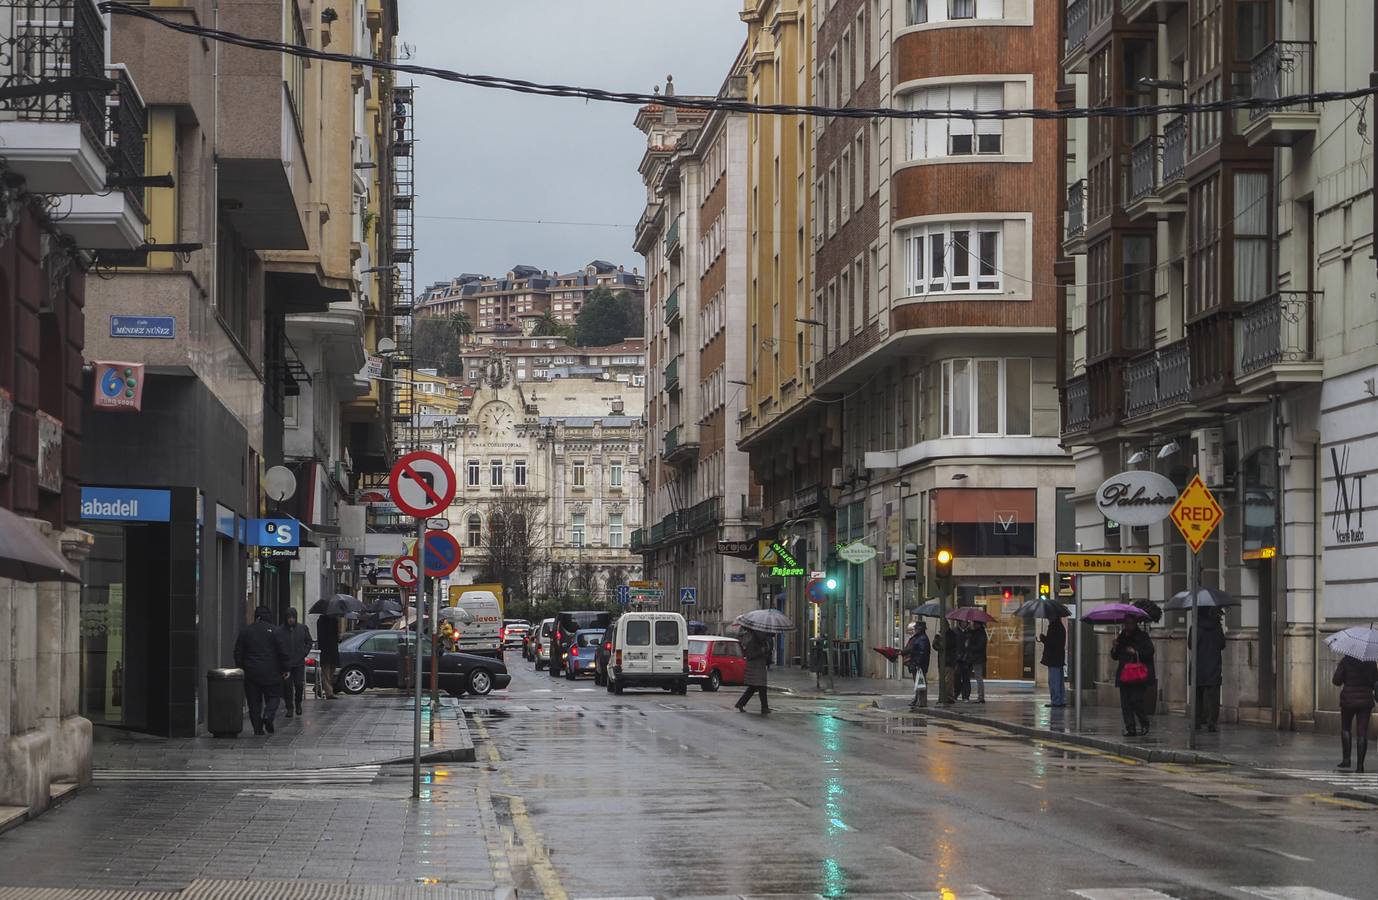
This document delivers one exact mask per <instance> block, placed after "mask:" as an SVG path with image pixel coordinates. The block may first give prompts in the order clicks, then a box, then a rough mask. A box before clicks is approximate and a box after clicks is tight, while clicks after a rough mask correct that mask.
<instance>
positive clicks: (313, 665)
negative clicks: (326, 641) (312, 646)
mask: <svg viewBox="0 0 1378 900" xmlns="http://www.w3.org/2000/svg"><path fill="white" fill-rule="evenodd" d="M306 664H307V665H308V666H309V667H311V668H313V669H314V668H315V667H316V661H315V660H314V659H311V658H309V657H308V658H307V660H306Z"/></svg>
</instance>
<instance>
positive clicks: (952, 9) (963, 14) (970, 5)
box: [947, 0, 976, 19]
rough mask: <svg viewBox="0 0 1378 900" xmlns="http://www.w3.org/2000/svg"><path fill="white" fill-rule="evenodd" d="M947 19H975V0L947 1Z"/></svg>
mask: <svg viewBox="0 0 1378 900" xmlns="http://www.w3.org/2000/svg"><path fill="white" fill-rule="evenodd" d="M947 17H948V18H949V19H974V18H976V0H948V2H947Z"/></svg>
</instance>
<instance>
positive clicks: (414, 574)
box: [392, 556, 420, 588]
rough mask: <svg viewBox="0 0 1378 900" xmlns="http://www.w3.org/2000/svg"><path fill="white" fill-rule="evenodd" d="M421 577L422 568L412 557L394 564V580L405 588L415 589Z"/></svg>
mask: <svg viewBox="0 0 1378 900" xmlns="http://www.w3.org/2000/svg"><path fill="white" fill-rule="evenodd" d="M419 577H420V567H419V566H417V564H416V560H414V559H412V558H411V557H410V556H403V557H402V558H400V559H399V560H397V562H395V563H393V564H392V580H393V581H395V582H397V584H398V585H399V586H401V587H404V588H409V587H415V586H416V580H417V578H419Z"/></svg>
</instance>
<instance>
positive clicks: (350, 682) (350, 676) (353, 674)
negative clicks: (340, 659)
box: [340, 666, 368, 694]
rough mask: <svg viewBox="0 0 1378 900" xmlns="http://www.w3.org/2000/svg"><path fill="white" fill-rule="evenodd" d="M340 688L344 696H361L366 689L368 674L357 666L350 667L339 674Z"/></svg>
mask: <svg viewBox="0 0 1378 900" xmlns="http://www.w3.org/2000/svg"><path fill="white" fill-rule="evenodd" d="M340 687H342V688H344V692H345V693H346V694H362V693H363V692H364V689H365V688H367V687H368V673H367V672H365V671H364V670H363V669H361V668H359V667H358V666H350V667H349V668H348V669H345V670H344V671H343V672H341V673H340Z"/></svg>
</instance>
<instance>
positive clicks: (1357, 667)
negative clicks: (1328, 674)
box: [1325, 628, 1378, 773]
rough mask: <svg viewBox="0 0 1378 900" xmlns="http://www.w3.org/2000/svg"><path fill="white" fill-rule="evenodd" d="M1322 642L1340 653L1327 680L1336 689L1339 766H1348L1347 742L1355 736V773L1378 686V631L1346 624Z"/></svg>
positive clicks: (1364, 751) (1365, 745) (1360, 769)
mask: <svg viewBox="0 0 1378 900" xmlns="http://www.w3.org/2000/svg"><path fill="white" fill-rule="evenodd" d="M1325 643H1326V644H1327V645H1328V646H1329V647H1330V649H1332V650H1334V651H1335V652H1337V653H1342V654H1344V658H1343V659H1341V660H1340V663H1339V665H1337V666H1336V667H1335V675H1334V676H1333V677H1332V678H1331V681H1332V682H1333V683H1334V685H1335V686H1336V687H1338V688H1339V689H1340V746H1341V747H1342V748H1344V757H1343V758H1342V759H1341V760H1340V768H1341V769H1348V768H1349V759H1350V756H1349V752H1350V746H1351V744H1352V743H1353V741H1354V738H1355V736H1356V732H1357V736H1358V738H1359V764H1358V765H1357V766H1355V767H1354V771H1355V772H1356V773H1359V772H1363V771H1364V757H1365V756H1367V755H1368V722H1369V718H1370V717H1371V716H1372V714H1373V692H1374V690H1375V688H1378V662H1375V660H1378V631H1375V630H1374V629H1372V628H1346V629H1345V630H1344V631H1340V632H1337V633H1335V634H1332V635H1331V636H1330V637H1328V638H1326V639H1325Z"/></svg>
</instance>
